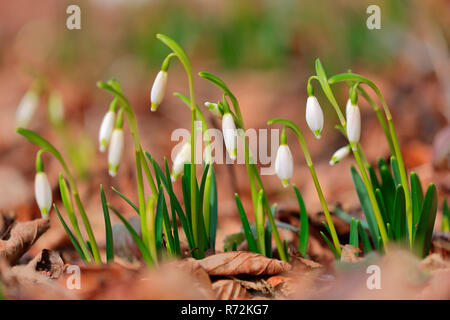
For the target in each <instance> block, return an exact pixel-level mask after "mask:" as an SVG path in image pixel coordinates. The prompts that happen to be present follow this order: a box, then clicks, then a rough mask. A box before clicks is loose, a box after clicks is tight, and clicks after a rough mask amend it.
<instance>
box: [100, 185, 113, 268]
mask: <svg viewBox="0 0 450 320" xmlns="http://www.w3.org/2000/svg"><path fill="white" fill-rule="evenodd" d="M100 197H101V200H102V208H103V216H104V218H105V234H106V260H107V261H108V262H111V261H114V241H113V233H112V228H111V218H110V216H109V210H108V204H107V202H106V196H105V190H103V185H100Z"/></svg>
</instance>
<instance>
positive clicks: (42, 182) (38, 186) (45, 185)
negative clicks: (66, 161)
mask: <svg viewBox="0 0 450 320" xmlns="http://www.w3.org/2000/svg"><path fill="white" fill-rule="evenodd" d="M34 195H35V197H36V202H37V204H38V206H39V210H41V214H42V217H44V218H45V217H47V216H48V214H49V212H50V209H51V208H52V201H53V200H52V189H51V187H50V183H49V182H48V178H47V175H46V174H45V172H42V171H41V172H38V173H36V176H35V178H34Z"/></svg>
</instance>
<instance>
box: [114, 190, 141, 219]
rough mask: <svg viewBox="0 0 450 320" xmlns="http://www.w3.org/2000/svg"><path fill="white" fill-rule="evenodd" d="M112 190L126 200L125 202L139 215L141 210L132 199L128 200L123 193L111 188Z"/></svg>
mask: <svg viewBox="0 0 450 320" xmlns="http://www.w3.org/2000/svg"><path fill="white" fill-rule="evenodd" d="M111 189H112V190H113V191H114V192H115V193H117V194H118V195H119V196H120V197H121V198H122V199H123V200H125V201H126V202H127V203H128V204H129V205H130V207H132V208H133V209H134V211H136V213H137V214H139V209H138V207H137V206H136V205H135V204H134V203H133V202H132V201H131V200H130V199H128V198H127V197H126V196H125V195H124V194H123V193H121V192H120V191H119V190H117V189H116V188H114V187H111Z"/></svg>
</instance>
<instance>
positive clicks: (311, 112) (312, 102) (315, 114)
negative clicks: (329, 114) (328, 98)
mask: <svg viewBox="0 0 450 320" xmlns="http://www.w3.org/2000/svg"><path fill="white" fill-rule="evenodd" d="M306 123H307V124H308V127H309V129H311V131H312V132H313V133H314V135H315V136H316V138H317V139H320V137H321V134H322V129H323V111H322V108H321V107H320V104H319V101H317V98H316V97H315V96H309V97H308V99H307V100H306Z"/></svg>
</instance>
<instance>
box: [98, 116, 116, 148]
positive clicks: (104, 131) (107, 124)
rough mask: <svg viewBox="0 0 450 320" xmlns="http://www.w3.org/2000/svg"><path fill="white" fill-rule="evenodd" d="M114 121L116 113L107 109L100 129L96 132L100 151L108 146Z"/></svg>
mask: <svg viewBox="0 0 450 320" xmlns="http://www.w3.org/2000/svg"><path fill="white" fill-rule="evenodd" d="M115 122H116V113H115V112H114V111H111V110H109V111H108V112H107V113H106V114H105V116H104V117H103V120H102V124H101V125H100V131H99V133H98V141H99V144H100V151H101V152H104V151H105V150H106V147H107V146H108V143H109V140H110V139H111V134H112V132H113V130H114V123H115Z"/></svg>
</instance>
